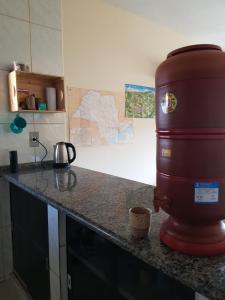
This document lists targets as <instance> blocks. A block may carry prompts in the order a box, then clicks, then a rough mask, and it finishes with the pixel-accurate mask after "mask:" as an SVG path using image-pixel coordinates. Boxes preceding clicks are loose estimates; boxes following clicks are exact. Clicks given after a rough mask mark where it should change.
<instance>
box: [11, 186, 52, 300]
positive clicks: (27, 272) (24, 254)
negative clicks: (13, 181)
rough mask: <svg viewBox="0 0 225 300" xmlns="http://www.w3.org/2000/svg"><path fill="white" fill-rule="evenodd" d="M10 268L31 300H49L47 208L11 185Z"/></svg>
mask: <svg viewBox="0 0 225 300" xmlns="http://www.w3.org/2000/svg"><path fill="white" fill-rule="evenodd" d="M10 198H11V199H10V200H11V211H12V213H11V218H12V242H13V266H14V271H15V272H16V273H17V275H18V276H19V278H20V280H21V281H22V282H23V284H24V285H25V286H26V288H27V290H28V291H29V293H30V294H31V296H32V299H34V300H49V299H50V280H49V270H48V220H47V205H46V204H45V203H43V202H41V201H40V200H38V199H36V198H35V197H34V196H32V195H30V194H29V193H27V192H25V191H23V190H21V189H19V188H18V187H16V186H14V185H11V186H10Z"/></svg>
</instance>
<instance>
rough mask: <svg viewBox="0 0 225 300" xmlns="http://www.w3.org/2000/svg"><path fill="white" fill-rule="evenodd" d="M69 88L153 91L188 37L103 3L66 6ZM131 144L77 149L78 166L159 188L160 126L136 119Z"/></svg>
mask: <svg viewBox="0 0 225 300" xmlns="http://www.w3.org/2000/svg"><path fill="white" fill-rule="evenodd" d="M62 4H63V47H64V71H65V79H66V84H67V85H69V86H74V87H80V88H91V89H98V90H106V91H115V92H116V91H118V92H120V91H123V90H124V84H125V83H131V84H139V85H147V86H154V73H155V70H156V67H157V65H158V64H159V63H160V62H161V61H163V60H164V59H165V57H166V55H167V53H168V52H169V51H171V50H173V49H174V48H177V47H181V46H184V45H187V44H189V43H190V42H188V41H187V40H186V39H185V37H184V36H181V35H179V34H178V33H176V32H174V31H172V30H169V29H167V28H164V27H161V26H158V25H157V24H154V23H151V22H149V21H148V20H146V19H144V18H142V17H139V16H136V15H134V14H132V13H129V12H126V11H124V10H122V9H119V8H116V7H113V6H110V5H109V4H107V3H106V2H105V1H103V0H92V1H89V0H64V1H63V2H62ZM134 128H135V138H134V140H133V142H132V143H131V144H126V145H115V146H99V147H79V148H77V160H76V162H75V165H78V166H82V167H86V168H89V169H93V170H97V171H101V172H105V173H108V174H113V175H117V176H121V177H125V178H129V179H133V180H137V181H141V182H146V183H150V184H155V121H154V119H135V120H134Z"/></svg>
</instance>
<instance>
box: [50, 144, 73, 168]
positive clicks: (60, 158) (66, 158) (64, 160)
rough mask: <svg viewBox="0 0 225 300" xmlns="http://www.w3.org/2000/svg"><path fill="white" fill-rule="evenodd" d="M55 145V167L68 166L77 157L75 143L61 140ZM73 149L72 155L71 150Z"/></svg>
mask: <svg viewBox="0 0 225 300" xmlns="http://www.w3.org/2000/svg"><path fill="white" fill-rule="evenodd" d="M53 147H54V155H53V166H54V168H65V167H68V166H69V165H70V164H71V163H72V162H73V161H74V160H75V159H76V150H75V147H74V145H73V144H71V143H64V142H59V143H57V144H56V145H54V146H53ZM70 149H71V150H72V157H71V152H70Z"/></svg>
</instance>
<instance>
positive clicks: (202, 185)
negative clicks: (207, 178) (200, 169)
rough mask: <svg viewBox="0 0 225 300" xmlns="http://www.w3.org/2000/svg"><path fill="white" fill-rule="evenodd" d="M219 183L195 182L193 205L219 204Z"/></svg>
mask: <svg viewBox="0 0 225 300" xmlns="http://www.w3.org/2000/svg"><path fill="white" fill-rule="evenodd" d="M219 186H220V184H219V182H196V183H194V189H195V199H194V201H195V203H202V204H210V203H217V202H219Z"/></svg>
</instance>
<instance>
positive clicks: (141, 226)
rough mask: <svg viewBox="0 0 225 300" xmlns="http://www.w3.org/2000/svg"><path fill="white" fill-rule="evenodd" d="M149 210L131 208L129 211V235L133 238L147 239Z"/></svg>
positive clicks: (149, 220) (149, 218) (149, 221)
mask: <svg viewBox="0 0 225 300" xmlns="http://www.w3.org/2000/svg"><path fill="white" fill-rule="evenodd" d="M151 213H152V211H151V209H148V208H145V207H133V208H130V209H129V223H130V228H131V233H132V235H133V236H134V237H135V238H143V237H147V235H148V232H149V229H150V223H151Z"/></svg>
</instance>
